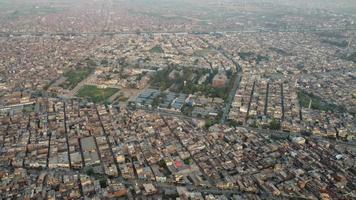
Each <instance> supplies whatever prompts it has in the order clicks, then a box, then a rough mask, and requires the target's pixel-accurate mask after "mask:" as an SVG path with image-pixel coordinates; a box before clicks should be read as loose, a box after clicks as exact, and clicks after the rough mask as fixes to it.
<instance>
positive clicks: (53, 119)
mask: <svg viewBox="0 0 356 200" xmlns="http://www.w3.org/2000/svg"><path fill="white" fill-rule="evenodd" d="M36 106H37V107H39V109H38V110H37V111H32V112H28V113H12V114H3V115H1V117H0V122H1V125H0V133H1V135H0V138H1V140H0V144H1V151H0V155H1V156H0V161H1V162H0V163H1V165H0V178H1V184H0V190H1V193H0V194H1V197H2V198H5V197H13V198H48V199H68V198H74V199H75V198H79V197H87V198H99V199H100V198H119V197H121V198H143V199H146V198H167V197H175V198H177V197H180V198H189V197H190V198H197V199H216V198H217V199H228V198H237V199H238V198H242V199H244V198H255V199H261V198H262V199H263V198H293V197H297V196H298V197H304V198H309V199H320V198H329V199H340V198H343V197H348V196H349V197H350V198H352V196H355V195H356V194H355V193H354V192H355V191H354V190H353V189H354V187H355V185H354V181H353V178H354V176H355V170H354V165H353V164H354V162H355V160H354V159H355V149H354V146H352V145H348V144H345V143H342V142H341V143H339V142H338V141H328V140H317V139H312V138H303V137H301V136H298V135H294V134H291V135H290V137H285V138H289V139H285V138H284V139H283V137H280V138H279V139H275V137H273V136H271V135H270V134H266V133H265V132H261V131H259V130H257V129H248V128H241V127H240V128H232V127H228V126H223V125H214V126H211V127H210V128H209V129H208V130H206V129H203V128H200V127H201V123H200V122H199V121H196V120H195V121H193V122H191V121H186V120H182V119H180V118H176V117H168V116H165V115H160V114H152V113H149V112H146V111H143V110H139V111H129V110H126V109H121V110H118V109H116V108H115V107H111V106H108V107H105V106H100V105H94V104H90V103H82V102H80V101H75V100H73V101H58V100H57V99H46V100H44V99H42V100H38V101H37V102H36ZM280 134H285V133H280ZM23 188H25V189H23Z"/></svg>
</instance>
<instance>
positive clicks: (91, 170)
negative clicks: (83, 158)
mask: <svg viewBox="0 0 356 200" xmlns="http://www.w3.org/2000/svg"><path fill="white" fill-rule="evenodd" d="M85 173H86V174H87V175H88V176H92V175H93V174H94V169H93V167H91V166H89V167H87V168H86V169H85Z"/></svg>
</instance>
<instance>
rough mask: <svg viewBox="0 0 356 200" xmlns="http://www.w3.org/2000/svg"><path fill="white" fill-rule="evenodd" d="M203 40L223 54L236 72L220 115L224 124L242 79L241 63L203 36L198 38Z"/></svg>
mask: <svg viewBox="0 0 356 200" xmlns="http://www.w3.org/2000/svg"><path fill="white" fill-rule="evenodd" d="M200 39H201V40H202V41H203V42H205V43H206V44H207V45H208V46H209V47H210V48H213V49H215V50H216V51H218V52H220V53H221V54H222V55H223V56H225V57H226V58H227V59H229V60H230V61H231V62H232V63H233V64H234V65H235V67H236V74H235V77H234V83H233V85H232V88H231V90H230V93H229V96H228V97H227V99H226V101H225V107H224V110H223V115H222V117H221V124H225V122H226V120H227V118H228V115H229V113H230V109H231V105H232V101H233V100H234V99H235V95H236V92H237V90H238V89H239V86H240V83H241V80H242V67H241V65H240V64H239V63H238V62H236V61H235V60H234V59H233V58H232V56H231V55H230V54H229V53H228V52H227V51H226V50H225V49H222V48H217V47H215V46H214V45H212V44H211V43H209V41H207V40H205V39H204V38H200Z"/></svg>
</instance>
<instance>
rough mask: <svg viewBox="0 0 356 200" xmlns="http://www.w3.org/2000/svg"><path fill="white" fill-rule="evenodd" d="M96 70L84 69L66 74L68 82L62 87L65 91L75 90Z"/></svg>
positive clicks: (61, 85)
mask: <svg viewBox="0 0 356 200" xmlns="http://www.w3.org/2000/svg"><path fill="white" fill-rule="evenodd" d="M93 71H94V68H82V69H73V70H70V71H68V72H66V73H65V74H64V75H63V76H64V77H65V78H66V81H65V82H64V83H62V84H60V87H62V88H64V89H73V88H74V87H75V86H76V85H78V83H80V82H81V81H82V80H84V79H85V78H86V77H88V76H89V75H90V74H91V73H92V72H93Z"/></svg>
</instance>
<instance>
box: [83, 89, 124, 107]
mask: <svg viewBox="0 0 356 200" xmlns="http://www.w3.org/2000/svg"><path fill="white" fill-rule="evenodd" d="M118 91H119V89H117V88H98V87H96V86H93V85H84V86H83V87H82V88H81V89H80V90H79V91H78V93H77V96H78V97H81V98H87V99H89V100H90V101H92V102H94V103H99V102H104V101H106V100H107V99H108V98H109V97H111V96H112V95H113V94H115V93H116V92H118Z"/></svg>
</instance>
